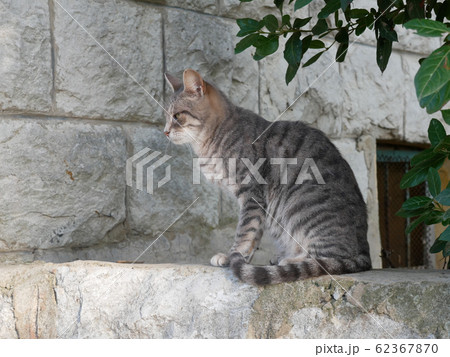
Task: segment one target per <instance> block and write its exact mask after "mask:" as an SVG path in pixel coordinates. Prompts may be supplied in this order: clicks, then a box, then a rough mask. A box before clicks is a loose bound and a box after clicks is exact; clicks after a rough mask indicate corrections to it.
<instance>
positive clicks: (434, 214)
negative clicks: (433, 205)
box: [424, 210, 444, 225]
mask: <svg viewBox="0 0 450 357" xmlns="http://www.w3.org/2000/svg"><path fill="white" fill-rule="evenodd" d="M443 215H444V212H440V211H436V210H434V211H431V212H429V213H428V214H427V215H426V216H425V220H424V222H425V224H426V225H432V224H436V223H440V222H442V216H443Z"/></svg>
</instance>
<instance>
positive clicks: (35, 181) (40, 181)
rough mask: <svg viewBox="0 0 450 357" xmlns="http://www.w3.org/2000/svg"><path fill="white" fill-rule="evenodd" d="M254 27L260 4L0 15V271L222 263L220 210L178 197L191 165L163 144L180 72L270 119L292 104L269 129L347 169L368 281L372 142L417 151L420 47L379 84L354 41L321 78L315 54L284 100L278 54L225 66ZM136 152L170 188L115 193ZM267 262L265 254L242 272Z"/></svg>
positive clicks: (203, 2)
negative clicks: (166, 159) (333, 150)
mask: <svg viewBox="0 0 450 357" xmlns="http://www.w3.org/2000/svg"><path fill="white" fill-rule="evenodd" d="M364 3H367V4H368V2H364ZM302 11H303V12H304V13H303V15H308V14H309V15H311V14H314V13H317V4H315V2H313V3H312V5H311V6H310V7H308V8H305V9H303V10H302ZM268 13H276V11H275V9H274V7H273V3H272V1H270V0H265V1H255V2H254V3H249V4H242V5H241V4H240V2H239V0H217V1H207V0H189V1H176V0H167V1H162V0H161V1H129V0H114V1H105V0H79V1H69V0H36V1H33V2H29V1H26V0H0V48H1V51H0V163H1V164H0V187H1V189H2V193H1V196H0V262H30V261H33V260H44V261H50V262H65V261H71V260H76V259H97V260H110V261H117V260H129V261H134V260H135V259H137V258H138V260H139V261H142V262H151V263H160V262H178V263H194V262H195V263H207V262H208V261H209V258H210V257H211V256H212V255H213V254H215V253H216V252H217V251H225V250H226V249H228V247H229V246H230V245H231V241H232V239H233V234H234V227H235V221H236V205H235V203H234V201H233V200H231V199H230V198H228V196H226V195H224V194H222V193H221V192H220V191H219V190H218V189H217V188H216V187H213V186H211V185H208V184H206V183H202V185H201V186H198V185H192V167H191V163H190V162H191V158H192V156H191V155H192V154H191V152H190V151H189V149H188V148H186V147H174V146H171V145H170V144H169V143H168V142H167V140H165V137H164V135H163V134H162V128H163V122H164V115H163V111H162V109H161V108H160V106H159V105H158V103H157V102H156V101H159V102H160V103H163V102H164V100H166V99H167V98H168V95H169V92H168V89H167V87H166V84H165V82H164V79H163V73H164V71H168V72H171V73H173V74H177V75H180V74H181V72H182V70H184V69H185V68H188V67H191V68H195V69H197V70H199V71H200V73H202V74H203V75H204V76H205V77H206V79H208V80H211V81H212V82H214V83H216V84H217V85H218V86H219V87H220V88H221V89H223V90H224V92H225V93H227V94H228V95H229V96H230V97H231V99H232V100H233V101H234V103H236V104H239V105H242V106H244V107H246V108H248V109H251V110H253V111H256V112H258V113H260V114H261V115H263V116H265V117H266V118H267V119H271V120H273V119H275V118H276V117H277V116H278V115H279V113H281V112H282V111H283V110H284V109H285V108H286V107H287V106H288V105H289V103H292V102H293V101H294V100H295V99H296V98H297V97H298V96H299V95H300V94H301V93H302V92H303V91H305V93H304V94H303V95H302V96H301V97H300V98H299V99H298V100H297V101H296V103H295V105H294V106H293V107H292V108H291V109H289V110H288V111H287V112H286V114H285V116H284V119H287V120H297V119H301V120H303V121H305V122H308V123H310V124H311V125H313V126H316V127H318V128H320V129H322V130H324V131H325V132H326V133H327V134H328V135H329V136H330V137H331V138H332V139H333V141H334V142H335V144H336V145H337V146H338V148H339V149H340V150H341V151H342V153H343V154H344V156H345V157H346V158H348V160H349V163H350V165H351V166H352V168H353V170H354V171H355V174H356V177H357V179H358V183H359V184H360V187H361V190H362V192H363V194H364V197H365V199H366V202H367V204H368V207H369V221H370V232H369V238H370V244H371V250H372V257H373V261H374V266H380V259H379V252H380V242H379V233H378V228H377V227H378V213H377V212H378V208H377V207H378V206H377V189H376V173H375V169H376V165H375V148H376V140H377V139H396V140H406V141H409V142H423V141H424V140H425V139H426V137H425V135H426V126H427V123H428V117H427V115H426V114H425V112H424V111H423V110H422V109H420V108H419V106H418V104H417V100H416V98H415V93H414V87H413V76H414V74H415V72H416V70H417V68H418V62H417V61H418V59H419V58H420V57H422V56H423V54H426V53H429V52H430V51H431V49H432V48H434V47H435V46H434V44H433V43H432V41H430V40H429V39H426V40H423V41H422V42H418V38H416V37H415V36H412V35H411V34H410V33H409V32H406V31H403V32H402V34H401V35H400V44H398V45H396V47H395V49H394V51H393V53H392V57H391V61H390V64H389V66H388V68H387V69H386V71H385V72H384V73H383V74H381V73H380V72H379V70H378V68H377V66H376V62H375V47H374V42H373V39H372V38H371V37H370V36H366V37H362V38H359V39H358V42H356V43H355V44H352V45H351V46H350V49H349V54H348V56H347V60H346V61H345V62H344V63H342V64H336V63H335V64H333V65H331V67H330V68H329V69H328V70H325V69H326V68H327V67H329V66H330V64H331V63H332V62H333V60H334V57H333V55H334V54H333V53H330V54H327V55H325V56H323V57H322V58H321V60H320V61H319V62H318V63H316V64H315V65H314V66H311V67H309V68H308V70H305V71H303V72H301V73H300V75H299V76H297V78H296V79H295V80H294V81H292V83H291V84H290V85H289V86H288V87H287V88H286V85H285V83H284V72H285V69H286V63H285V62H284V60H283V58H282V54H281V53H280V54H277V55H274V56H271V57H269V58H267V59H264V60H262V61H260V62H258V63H257V62H255V61H253V59H252V58H251V53H250V52H251V51H249V50H247V51H245V52H244V53H243V54H240V55H234V52H233V48H234V45H235V44H236V42H237V41H238V39H237V38H236V36H235V34H236V33H237V25H236V23H235V19H236V18H239V17H245V16H254V15H255V14H258V16H261V17H262V16H264V15H265V14H268ZM101 46H102V47H103V48H102V47H101ZM152 97H154V99H156V101H155V100H154V99H153V98H152ZM145 147H149V148H150V149H152V150H157V151H160V152H162V153H166V154H168V155H170V156H172V159H171V167H172V178H173V179H172V180H171V181H170V182H169V183H167V184H166V185H165V186H163V187H162V188H160V189H158V190H156V191H155V192H154V194H153V195H149V194H147V193H145V192H142V191H139V190H137V189H135V188H132V187H128V186H127V185H126V177H125V166H126V165H125V163H126V160H127V158H129V157H131V156H133V155H134V154H135V153H137V152H138V151H140V150H141V149H143V148H145ZM196 198H198V200H197V201H195V203H194V204H193V205H192V206H190V205H191V203H192V202H194V200H195V199H196ZM188 207H189V209H188V210H187V211H186V213H185V214H184V215H183V216H182V217H181V218H180V219H179V220H177V221H176V222H175V223H174V221H175V220H176V219H177V217H178V216H179V215H180V213H182V212H183V211H184V210H185V209H186V208H188ZM172 223H173V225H171V224H172ZM169 225H170V227H169ZM168 227H169V229H167V228H168ZM166 229H167V230H166ZM156 238H157V239H156ZM142 252H144V253H142ZM141 253H142V254H141ZM269 255H270V245H268V244H265V245H263V247H262V249H261V253H260V254H259V257H257V259H259V261H261V262H263V261H267V259H268V257H269Z"/></svg>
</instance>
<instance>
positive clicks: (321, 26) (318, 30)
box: [311, 19, 328, 36]
mask: <svg viewBox="0 0 450 357" xmlns="http://www.w3.org/2000/svg"><path fill="white" fill-rule="evenodd" d="M327 30H328V24H327V21H326V20H324V19H319V20H317V23H316V24H315V25H314V27H313V28H312V29H311V32H312V33H313V35H316V36H319V35H320V34H322V33H324V32H326V31H327Z"/></svg>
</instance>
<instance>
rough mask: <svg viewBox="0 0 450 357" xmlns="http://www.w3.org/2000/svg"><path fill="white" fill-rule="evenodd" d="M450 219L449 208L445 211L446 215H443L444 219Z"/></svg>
mask: <svg viewBox="0 0 450 357" xmlns="http://www.w3.org/2000/svg"><path fill="white" fill-rule="evenodd" d="M448 219H450V209H448V210H447V211H445V213H444V216H443V217H442V220H443V221H446V220H448Z"/></svg>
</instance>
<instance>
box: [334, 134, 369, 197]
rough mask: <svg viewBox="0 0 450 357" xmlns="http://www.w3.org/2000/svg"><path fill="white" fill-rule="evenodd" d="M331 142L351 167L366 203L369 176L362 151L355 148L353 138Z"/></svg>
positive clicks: (355, 144)
mask: <svg viewBox="0 0 450 357" xmlns="http://www.w3.org/2000/svg"><path fill="white" fill-rule="evenodd" d="M332 142H333V144H334V145H336V147H337V148H338V150H339V152H340V153H341V155H342V156H343V157H344V159H345V160H346V161H347V162H348V164H349V165H350V167H351V168H352V170H353V173H354V174H355V178H356V181H357V182H358V186H359V189H360V190H361V193H362V195H363V198H364V200H365V201H366V203H367V193H368V184H369V178H368V170H367V166H366V162H365V158H364V152H363V151H359V150H358V149H357V143H356V141H355V140H354V139H340V140H333V141H332Z"/></svg>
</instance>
